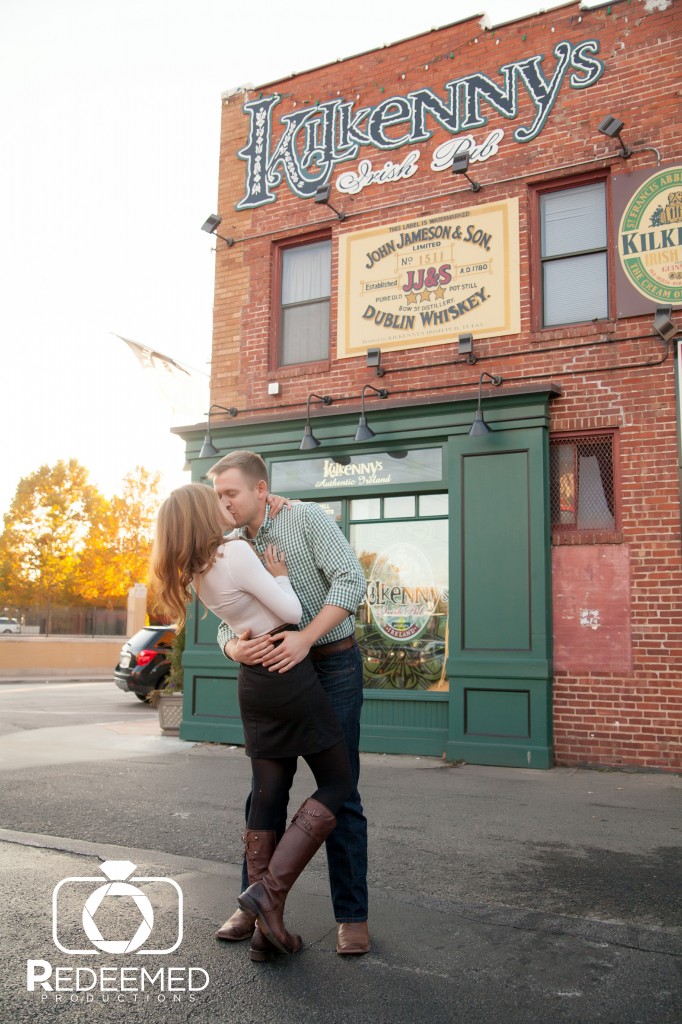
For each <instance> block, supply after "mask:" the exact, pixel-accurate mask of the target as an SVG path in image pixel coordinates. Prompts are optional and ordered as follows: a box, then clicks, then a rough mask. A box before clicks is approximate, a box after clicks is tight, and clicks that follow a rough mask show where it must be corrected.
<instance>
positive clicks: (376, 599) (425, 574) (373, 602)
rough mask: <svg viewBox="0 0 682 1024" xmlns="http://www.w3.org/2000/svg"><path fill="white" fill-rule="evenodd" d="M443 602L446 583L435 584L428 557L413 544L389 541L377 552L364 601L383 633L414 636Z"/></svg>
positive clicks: (401, 638)
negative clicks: (441, 584) (384, 547)
mask: <svg viewBox="0 0 682 1024" xmlns="http://www.w3.org/2000/svg"><path fill="white" fill-rule="evenodd" d="M440 602H443V603H444V604H445V605H447V587H442V586H437V585H436V583H435V580H434V573H433V569H432V566H431V563H430V561H429V559H428V558H427V557H426V555H425V554H424V552H423V551H421V550H420V548H417V547H415V545H414V544H407V543H398V544H390V545H389V546H388V547H387V548H386V549H385V550H384V551H382V552H381V554H379V555H378V556H377V558H376V559H375V561H374V564H373V565H372V570H371V573H370V578H369V580H368V582H367V605H368V607H369V611H370V615H371V616H372V619H373V621H374V624H375V626H376V627H377V629H378V630H379V632H380V633H382V634H383V635H384V636H385V637H388V638H389V639H390V640H397V641H400V642H403V643H404V642H405V641H412V640H416V639H417V638H418V637H419V636H420V635H421V634H422V633H423V632H424V630H425V629H426V627H427V625H428V624H429V621H430V620H431V618H432V617H433V615H434V614H435V613H436V610H437V609H438V606H439V603H440Z"/></svg>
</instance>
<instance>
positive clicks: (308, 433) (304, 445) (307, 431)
mask: <svg viewBox="0 0 682 1024" xmlns="http://www.w3.org/2000/svg"><path fill="white" fill-rule="evenodd" d="M313 398H316V399H317V401H318V402H322V405H331V404H332V400H331V397H330V396H329V395H315V394H312V395H308V401H307V403H306V424H305V427H304V428H303V437H302V439H301V443H300V445H299V446H298V449H299V451H301V452H309V451H312V449H313V448H319V447H320V442H319V441H318V440H317V438H316V437H315V435H314V434H313V428H312V427H311V426H310V401H311V399H313Z"/></svg>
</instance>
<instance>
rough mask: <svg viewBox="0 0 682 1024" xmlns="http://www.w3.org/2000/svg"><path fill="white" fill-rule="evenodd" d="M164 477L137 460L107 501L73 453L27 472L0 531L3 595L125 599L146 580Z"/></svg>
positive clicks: (11, 600) (34, 599) (21, 601)
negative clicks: (65, 459)
mask: <svg viewBox="0 0 682 1024" xmlns="http://www.w3.org/2000/svg"><path fill="white" fill-rule="evenodd" d="M159 479H160V478H159V475H158V473H150V472H148V471H147V470H145V469H142V468H140V467H138V468H137V469H136V470H135V471H134V472H133V473H130V474H128V476H127V477H126V478H125V479H124V481H123V484H122V488H121V492H120V494H117V495H115V496H114V497H113V498H111V499H110V500H107V499H106V498H105V497H104V496H103V495H102V494H101V493H100V492H99V491H98V490H97V488H96V487H95V486H94V485H93V484H91V483H89V481H88V471H87V469H85V467H84V466H81V465H80V463H78V462H77V461H76V460H75V459H70V460H69V461H68V462H64V461H60V462H57V463H56V465H54V466H41V467H40V469H38V470H36V472H35V473H31V474H30V475H29V476H26V477H23V478H22V479H21V480H20V481H19V485H18V487H17V491H16V494H15V496H14V499H13V501H12V505H11V507H10V510H9V512H8V513H7V514H6V515H5V528H4V532H3V533H2V535H0V601H2V602H3V603H4V604H8V605H12V606H21V605H24V606H25V605H28V604H38V603H40V604H45V605H47V606H48V609H49V608H50V607H51V606H52V605H54V604H79V603H100V602H106V603H109V604H112V603H118V604H120V603H122V602H123V601H124V600H125V598H126V597H127V594H128V590H129V588H130V587H131V586H132V585H133V583H146V582H147V574H148V564H149V554H150V549H151V538H152V533H153V526H154V519H155V516H156V511H157V508H158V505H159V495H158V492H159ZM48 614H49V613H48ZM48 628H49V625H48Z"/></svg>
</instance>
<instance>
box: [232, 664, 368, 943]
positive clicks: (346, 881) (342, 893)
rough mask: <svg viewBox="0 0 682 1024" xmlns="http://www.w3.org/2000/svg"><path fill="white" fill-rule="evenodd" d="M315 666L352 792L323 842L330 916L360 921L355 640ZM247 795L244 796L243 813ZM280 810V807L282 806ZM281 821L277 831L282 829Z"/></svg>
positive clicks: (362, 860) (363, 877) (362, 874)
mask: <svg viewBox="0 0 682 1024" xmlns="http://www.w3.org/2000/svg"><path fill="white" fill-rule="evenodd" d="M313 665H314V666H315V671H316V672H317V675H318V677H319V679H320V682H321V683H322V686H323V688H324V690H325V691H326V693H327V696H328V697H329V700H330V701H331V705H332V707H333V708H334V711H335V712H336V715H337V717H338V719H339V722H340V723H341V728H342V729H343V734H344V736H345V738H346V745H347V747H348V757H349V759H350V764H351V771H352V773H353V781H354V783H355V791H354V792H353V794H352V795H351V797H350V799H349V800H347V801H346V803H345V804H344V805H343V807H342V808H341V810H340V811H339V812H338V814H337V815H336V821H337V825H336V828H335V829H334V831H333V832H332V834H331V835H330V836H329V838H328V839H327V842H326V847H327V863H328V866H329V886H330V889H331V896H332V904H333V906H334V916H335V917H336V920H337V921H338V923H339V924H342V923H344V922H347V921H366V920H367V913H368V904H367V819H366V818H365V815H364V812H363V810H362V802H361V800H360V794H359V792H358V788H357V787H358V779H359V777H360V753H359V749H358V748H359V744H360V712H361V710H362V698H363V689H362V656H361V654H360V651H359V649H358V646H357V644H354V646H353V647H351V648H349V649H348V650H347V651H341V652H340V653H339V654H331V655H329V657H327V658H320V659H319V660H314V661H313ZM250 803H251V794H250V793H249V796H248V798H247V801H246V817H247V818H248V813H249V805H250ZM284 813H285V814H286V809H285V811H284ZM285 825H286V821H285V820H283V821H282V823H281V827H280V828H279V829H278V833H279V834H281V833H283V832H284V828H285ZM248 884H249V882H248V877H247V874H246V862H244V864H243V866H242V888H243V889H246V887H247V886H248Z"/></svg>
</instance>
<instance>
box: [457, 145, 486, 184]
mask: <svg viewBox="0 0 682 1024" xmlns="http://www.w3.org/2000/svg"><path fill="white" fill-rule="evenodd" d="M468 172H469V154H468V153H466V152H464V153H457V154H456V155H455V156H454V157H453V158H452V173H453V174H463V175H464V177H465V178H466V180H467V181H468V182H469V184H470V185H471V191H472V192H480V191H481V186H480V185H479V183H478V182H477V181H472V180H471V178H470V177H469V173H468Z"/></svg>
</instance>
